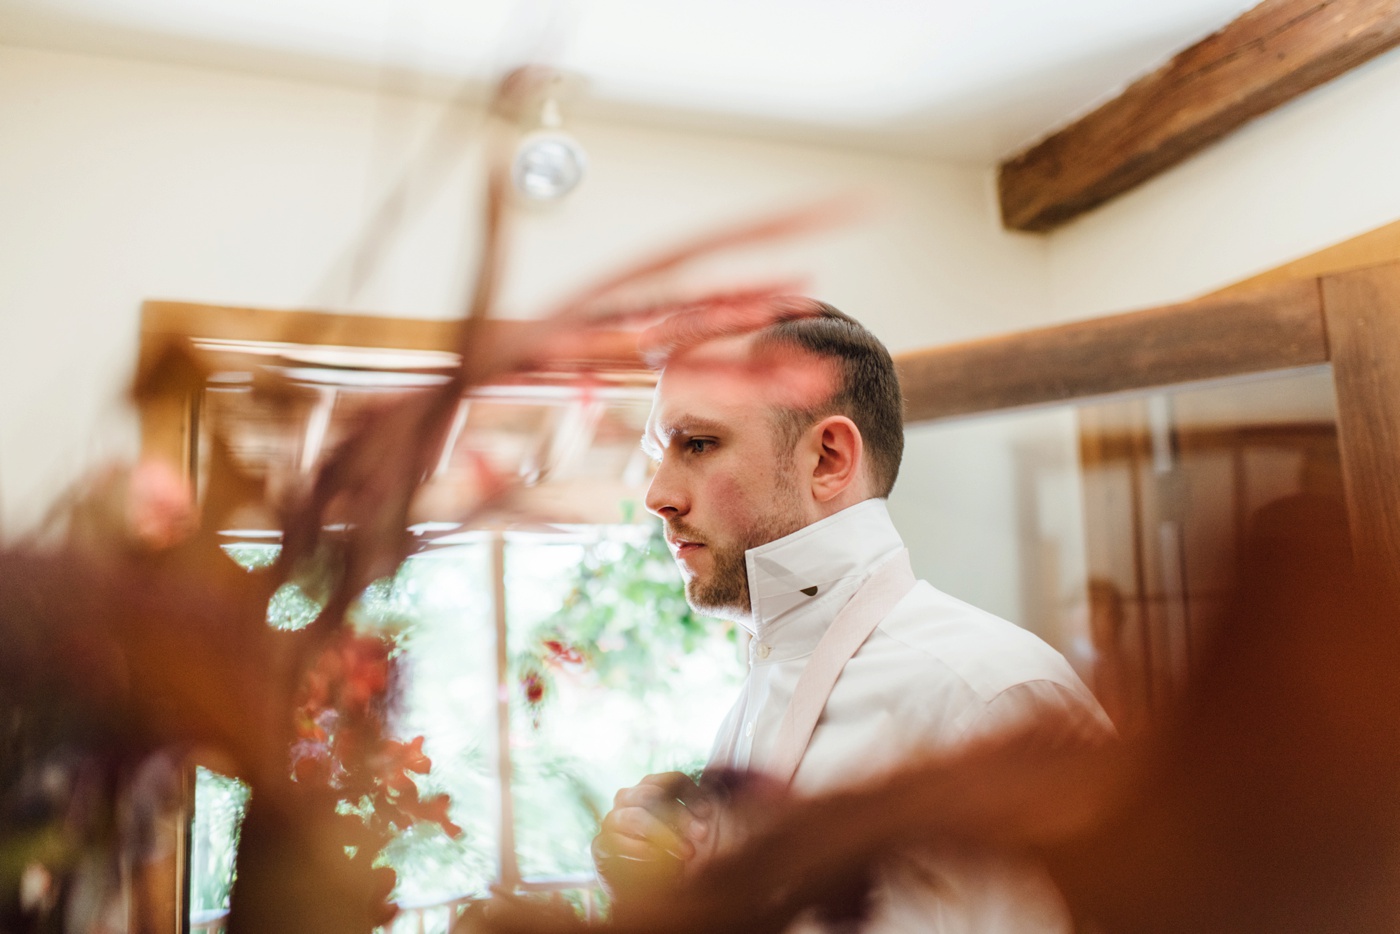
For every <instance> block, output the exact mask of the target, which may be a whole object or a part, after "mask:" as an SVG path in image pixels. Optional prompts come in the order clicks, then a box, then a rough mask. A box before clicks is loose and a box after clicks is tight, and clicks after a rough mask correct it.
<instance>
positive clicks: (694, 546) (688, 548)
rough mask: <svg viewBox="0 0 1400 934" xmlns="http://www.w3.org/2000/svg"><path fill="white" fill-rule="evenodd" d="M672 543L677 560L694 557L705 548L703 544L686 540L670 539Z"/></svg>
mask: <svg viewBox="0 0 1400 934" xmlns="http://www.w3.org/2000/svg"><path fill="white" fill-rule="evenodd" d="M670 542H671V548H672V549H673V550H674V551H675V553H676V557H677V558H684V557H686V556H687V555H693V554H695V553H696V552H697V551H699V550H700V549H701V548H704V547H705V545H704V543H703V542H694V541H690V540H689V539H684V538H673V539H670Z"/></svg>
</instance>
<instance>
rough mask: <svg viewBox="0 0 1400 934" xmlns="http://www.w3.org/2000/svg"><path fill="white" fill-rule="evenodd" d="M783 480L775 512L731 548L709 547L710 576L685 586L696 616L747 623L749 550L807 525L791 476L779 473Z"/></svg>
mask: <svg viewBox="0 0 1400 934" xmlns="http://www.w3.org/2000/svg"><path fill="white" fill-rule="evenodd" d="M780 477H781V478H782V479H783V481H786V482H780V483H779V485H778V489H777V490H776V491H775V497H774V498H775V502H774V504H773V505H774V509H773V511H772V512H770V513H768V514H767V515H765V516H761V517H759V519H758V521H757V522H755V523H754V524H753V525H751V526H750V527H749V528H747V529H745V530H744V532H743V535H742V536H741V537H740V538H739V539H737V540H736V541H734V542H733V543H731V544H728V545H724V546H719V545H714V544H708V543H707V545H706V547H708V548H709V549H710V557H711V561H712V564H713V567H712V568H711V570H710V574H709V576H708V577H706V578H701V577H691V578H689V579H688V580H686V582H685V599H686V602H687V603H689V604H690V606H691V609H693V610H695V611H696V612H697V613H706V614H709V615H712V616H719V617H721V618H726V619H739V618H744V619H747V618H748V617H749V615H750V614H751V613H752V612H753V608H752V606H751V604H750V601H749V569H748V562H747V561H745V560H744V553H745V552H746V551H748V550H749V549H750V548H757V547H758V546H760V545H766V544H768V543H769V542H773V541H777V540H778V539H780V538H782V537H783V536H785V535H791V534H792V533H793V532H796V531H797V530H798V529H800V528H802V527H803V526H805V525H806V524H807V523H806V521H805V520H804V518H803V515H802V509H801V503H800V501H799V499H798V496H797V486H796V484H795V483H793V482H791V475H790V474H789V473H787V472H780ZM681 527H682V528H683V526H681ZM681 537H684V536H681Z"/></svg>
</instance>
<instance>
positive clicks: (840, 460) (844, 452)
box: [808, 415, 865, 503]
mask: <svg viewBox="0 0 1400 934" xmlns="http://www.w3.org/2000/svg"><path fill="white" fill-rule="evenodd" d="M810 432H811V433H810V434H809V435H808V437H809V438H811V442H812V444H813V446H814V448H815V452H816V455H817V463H816V467H815V468H814V469H813V470H812V497H813V498H814V499H815V500H816V501H817V502H819V503H828V502H831V501H832V500H834V499H836V498H837V497H838V496H840V495H841V494H842V493H844V492H846V490H848V489H850V488H851V486H852V485H853V484H856V483H857V482H858V481H859V479H860V471H861V465H862V464H863V463H864V462H865V442H864V441H862V440H861V437H860V429H858V428H856V424H855V422H853V421H851V420H850V419H849V418H847V417H846V416H844V415H828V416H827V417H826V418H823V419H821V420H820V421H818V422H817V423H816V424H815V425H813V426H812V427H811V429H810Z"/></svg>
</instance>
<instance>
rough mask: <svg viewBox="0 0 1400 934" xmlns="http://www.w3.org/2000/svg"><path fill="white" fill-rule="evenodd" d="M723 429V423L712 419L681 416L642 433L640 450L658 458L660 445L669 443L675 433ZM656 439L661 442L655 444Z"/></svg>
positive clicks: (655, 458)
mask: <svg viewBox="0 0 1400 934" xmlns="http://www.w3.org/2000/svg"><path fill="white" fill-rule="evenodd" d="M723 431H724V423H723V422H717V421H713V420H711V419H708V418H694V417H690V416H682V417H681V418H678V419H676V420H675V421H674V422H671V423H670V424H668V425H665V426H659V425H658V426H656V427H655V428H652V429H649V430H648V431H647V432H646V433H645V434H643V435H642V441H641V444H642V450H643V451H645V452H646V454H647V456H648V457H650V458H651V459H652V460H660V459H661V453H662V447H663V446H664V445H665V444H669V443H670V441H671V439H672V438H674V437H676V436H677V435H682V436H685V437H690V436H692V435H709V434H721V433H722V432H723ZM658 439H659V440H660V441H661V442H662V444H657V441H658Z"/></svg>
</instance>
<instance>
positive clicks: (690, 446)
mask: <svg viewBox="0 0 1400 934" xmlns="http://www.w3.org/2000/svg"><path fill="white" fill-rule="evenodd" d="M714 444H715V443H714V441H712V440H711V439H709V438H691V439H690V440H689V441H687V442H686V443H685V449H686V450H687V451H689V452H690V453H692V454H704V453H705V452H706V451H708V450H709V449H710V448H712V447H714Z"/></svg>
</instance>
